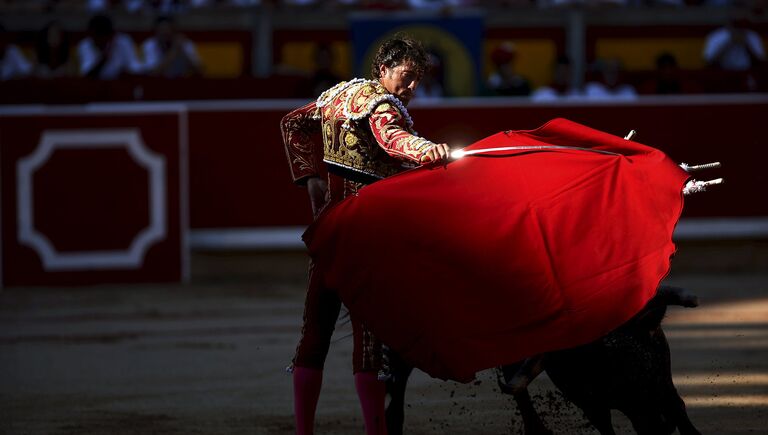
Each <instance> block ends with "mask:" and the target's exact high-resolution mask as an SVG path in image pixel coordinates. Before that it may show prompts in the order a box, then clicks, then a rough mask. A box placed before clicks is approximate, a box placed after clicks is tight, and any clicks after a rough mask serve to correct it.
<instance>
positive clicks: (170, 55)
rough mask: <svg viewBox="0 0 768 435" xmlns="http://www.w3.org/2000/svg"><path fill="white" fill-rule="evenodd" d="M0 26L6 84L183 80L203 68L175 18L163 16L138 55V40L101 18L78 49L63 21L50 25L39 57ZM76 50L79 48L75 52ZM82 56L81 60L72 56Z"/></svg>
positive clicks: (0, 65)
mask: <svg viewBox="0 0 768 435" xmlns="http://www.w3.org/2000/svg"><path fill="white" fill-rule="evenodd" d="M5 33H6V32H5V31H4V29H3V28H2V27H0V80H10V79H15V78H25V77H38V78H55V77H74V76H81V77H88V78H94V79H102V80H112V79H116V78H119V77H122V76H126V75H154V76H163V77H183V76H193V75H199V74H200V73H201V70H202V65H201V62H200V59H199V57H198V55H197V51H196V49H195V45H194V44H193V43H192V41H190V40H189V39H187V38H186V37H185V36H184V35H182V34H181V33H179V32H177V31H176V30H175V28H174V22H173V19H172V18H171V17H169V16H165V15H162V16H159V17H158V18H157V19H156V20H155V23H154V29H153V33H152V35H151V36H150V37H148V38H147V39H146V40H145V41H143V43H142V44H141V50H140V51H141V56H139V55H137V53H136V50H135V48H134V41H133V39H132V38H131V37H130V36H128V35H127V34H125V33H122V32H118V31H116V30H115V28H114V25H113V23H112V20H111V18H109V16H107V15H103V14H98V15H95V16H93V17H92V18H91V19H90V21H89V22H88V33H87V36H86V37H84V38H83V39H82V40H80V41H79V42H78V43H77V45H76V46H74V47H73V45H72V41H71V40H70V36H69V33H68V32H67V31H65V30H64V29H63V28H62V26H61V24H60V23H59V22H58V21H51V22H50V23H48V24H47V25H46V26H45V27H44V28H43V29H42V30H40V32H39V33H38V34H37V36H36V41H35V45H34V54H33V58H32V59H27V57H26V56H25V55H24V53H23V52H22V50H20V49H19V47H18V46H16V45H15V44H12V43H9V42H8V38H6V37H5V36H6V35H5ZM73 48H74V50H73ZM73 53H76V56H72V54H73Z"/></svg>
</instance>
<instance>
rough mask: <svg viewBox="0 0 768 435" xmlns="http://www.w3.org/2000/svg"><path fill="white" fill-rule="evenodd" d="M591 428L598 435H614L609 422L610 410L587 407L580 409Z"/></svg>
mask: <svg viewBox="0 0 768 435" xmlns="http://www.w3.org/2000/svg"><path fill="white" fill-rule="evenodd" d="M582 410H583V411H584V415H585V416H586V417H587V420H589V422H590V423H592V426H594V427H595V429H597V431H598V432H600V435H616V432H614V430H613V423H612V422H611V410H610V409H609V408H597V407H589V408H582Z"/></svg>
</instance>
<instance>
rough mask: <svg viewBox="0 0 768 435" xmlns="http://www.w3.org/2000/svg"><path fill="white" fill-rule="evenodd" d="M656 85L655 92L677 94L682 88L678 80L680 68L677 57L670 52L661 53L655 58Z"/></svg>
mask: <svg viewBox="0 0 768 435" xmlns="http://www.w3.org/2000/svg"><path fill="white" fill-rule="evenodd" d="M655 82H656V86H655V89H654V92H655V93H657V94H679V93H680V92H682V90H683V85H682V82H681V80H680V68H678V66H677V59H676V58H675V56H674V55H672V54H671V53H666V52H665V53H661V54H660V55H659V56H658V57H657V58H656V80H655Z"/></svg>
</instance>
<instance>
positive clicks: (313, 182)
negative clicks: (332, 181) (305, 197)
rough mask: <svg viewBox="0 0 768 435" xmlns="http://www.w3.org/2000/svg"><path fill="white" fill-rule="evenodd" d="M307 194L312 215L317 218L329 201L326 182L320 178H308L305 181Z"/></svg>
mask: <svg viewBox="0 0 768 435" xmlns="http://www.w3.org/2000/svg"><path fill="white" fill-rule="evenodd" d="M307 193H309V202H310V203H311V204H312V215H313V216H314V217H317V215H319V214H320V212H321V211H322V210H323V207H325V205H326V204H328V201H329V200H330V196H329V194H328V182H327V181H325V180H324V179H322V178H320V177H310V178H309V179H308V180H307Z"/></svg>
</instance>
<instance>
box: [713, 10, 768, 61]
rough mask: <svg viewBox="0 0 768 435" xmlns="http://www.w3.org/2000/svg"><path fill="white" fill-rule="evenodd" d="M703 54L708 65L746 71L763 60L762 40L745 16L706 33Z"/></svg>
mask: <svg viewBox="0 0 768 435" xmlns="http://www.w3.org/2000/svg"><path fill="white" fill-rule="evenodd" d="M703 55H704V60H705V61H706V62H707V64H708V65H710V66H712V67H715V68H719V69H722V70H725V71H747V70H749V69H750V68H752V67H756V66H758V65H759V64H760V63H762V62H764V61H765V49H764V47H763V42H762V40H761V39H760V36H759V35H758V34H757V32H755V31H754V30H750V29H749V19H748V18H746V17H745V16H738V17H735V18H734V19H731V20H730V21H729V22H728V24H726V25H725V26H723V27H720V28H719V29H716V30H714V31H712V32H711V33H710V34H709V35H707V40H706V42H705V44H704V53H703Z"/></svg>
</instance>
